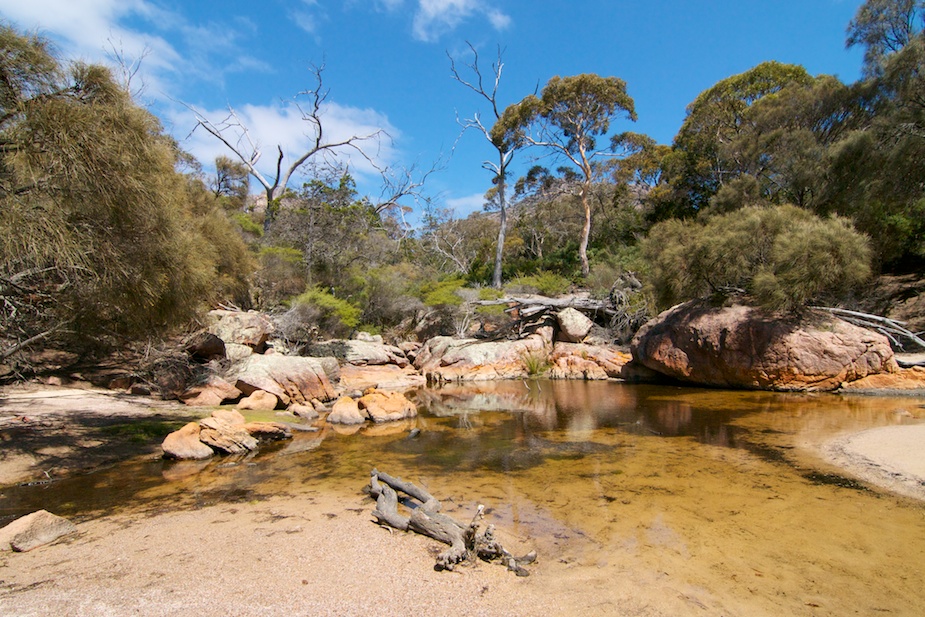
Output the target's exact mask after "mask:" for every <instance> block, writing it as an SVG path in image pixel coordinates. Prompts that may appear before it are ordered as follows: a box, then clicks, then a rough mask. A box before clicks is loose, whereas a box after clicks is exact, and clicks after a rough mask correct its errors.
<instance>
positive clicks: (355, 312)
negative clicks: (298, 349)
mask: <svg viewBox="0 0 925 617" xmlns="http://www.w3.org/2000/svg"><path fill="white" fill-rule="evenodd" d="M291 305H292V308H291V309H290V314H293V315H294V316H298V318H299V319H298V320H299V321H301V322H302V323H303V324H304V323H311V322H313V323H314V324H315V325H317V328H318V331H319V332H320V333H321V334H322V335H326V336H328V337H334V338H343V337H346V336H348V335H349V334H350V333H351V332H352V331H353V330H354V328H356V327H357V325H359V323H360V315H361V313H362V311H361V310H360V309H359V308H358V307H356V306H354V305H352V304H350V303H349V302H347V301H346V300H343V299H341V298H337V297H335V296H333V295H332V294H330V293H328V292H327V291H324V290H322V289H310V290H308V291H306V292H305V293H303V294H302V295H300V296H298V297H297V298H295V299H294V300H293V301H292V302H291Z"/></svg>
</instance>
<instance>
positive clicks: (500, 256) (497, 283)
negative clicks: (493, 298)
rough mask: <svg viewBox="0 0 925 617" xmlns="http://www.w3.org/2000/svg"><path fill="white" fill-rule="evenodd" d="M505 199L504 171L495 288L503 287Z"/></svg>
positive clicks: (492, 282)
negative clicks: (502, 263)
mask: <svg viewBox="0 0 925 617" xmlns="http://www.w3.org/2000/svg"><path fill="white" fill-rule="evenodd" d="M503 162H504V161H503V160H502V163H503ZM504 199H505V195H504V173H503V172H502V173H501V174H499V175H498V203H499V204H500V205H501V221H500V224H499V226H498V245H497V246H496V247H495V272H494V274H493V275H492V278H491V286H492V287H494V288H495V289H501V261H502V259H503V257H504V236H505V234H506V233H507V204H506V203H505V202H504Z"/></svg>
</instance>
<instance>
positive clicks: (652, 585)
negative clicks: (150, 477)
mask: <svg viewBox="0 0 925 617" xmlns="http://www.w3.org/2000/svg"><path fill="white" fill-rule="evenodd" d="M99 397H107V398H104V399H101V398H99ZM63 398H67V399H68V401H69V402H68V404H67V405H61V404H59V403H60V401H61V400H62V399H63ZM14 399H15V400H14ZM52 399H54V400H52V402H51V403H49V404H47V405H42V404H41V403H40V402H38V401H41V400H42V398H41V397H40V396H38V395H36V394H35V393H29V394H28V395H24V396H23V397H20V398H18V399H17V398H16V397H9V396H8V397H7V398H6V400H5V402H4V404H3V405H0V429H2V427H4V426H8V425H9V423H10V422H15V421H16V418H19V417H22V415H23V414H22V412H23V409H24V408H23V407H21V405H25V404H28V405H29V407H28V409H30V410H31V411H30V414H31V417H32V418H33V419H34V420H37V419H38V418H40V417H41V418H43V420H42V422H43V425H45V426H47V427H53V428H55V430H59V431H60V430H62V427H64V426H67V418H66V416H67V414H66V410H68V409H74V408H75V406H78V403H80V404H79V406H80V408H81V409H85V410H92V409H97V410H99V411H98V412H99V413H104V411H102V410H103V409H104V408H105V405H103V403H105V402H107V401H109V402H110V403H112V402H113V399H112V397H111V396H110V395H108V394H106V393H98V392H97V393H94V392H85V393H83V394H75V393H58V395H57V396H56V397H52ZM16 401H18V403H17V402H16ZM55 401H57V402H55ZM117 402H118V404H120V405H121V404H122V401H117ZM17 405H20V406H17ZM40 410H41V411H40ZM149 412H150V410H149ZM157 413H158V414H162V415H164V417H171V415H172V414H177V415H178V416H183V415H184V414H188V411H185V410H183V409H182V408H174V409H171V408H165V407H162V406H160V405H157ZM54 418H56V419H54ZM4 423H6V424H4ZM923 443H925V425H923V424H910V425H902V426H890V427H884V428H877V429H871V430H866V431H863V432H859V433H855V434H851V435H844V436H840V437H839V438H838V439H837V440H835V441H834V442H832V443H831V444H829V445H827V446H826V448H825V456H826V459H827V460H828V461H829V462H831V463H833V464H837V465H839V466H840V467H841V468H842V469H843V470H845V471H846V473H847V474H850V475H853V476H855V477H857V478H859V479H861V480H862V481H864V482H869V483H871V484H873V485H876V486H882V487H884V489H885V490H889V491H895V492H896V493H898V494H902V495H908V496H913V497H916V498H919V499H925V491H923V482H925V469H923V461H922V455H921V451H922V448H921V445H922V444H923ZM71 445H72V447H73V450H72V451H71V456H72V457H78V458H79V454H80V452H81V451H83V450H86V448H82V447H81V446H80V443H79V440H77V441H76V442H75V443H74V444H71ZM60 447H65V446H60ZM652 447H653V448H654V449H653V451H652V452H651V453H647V454H646V455H645V456H646V457H648V458H645V460H640V462H639V465H640V468H642V469H653V468H654V467H655V466H659V468H660V469H662V470H663V472H664V476H665V477H666V480H667V478H668V477H669V476H671V475H672V474H673V473H675V471H674V470H673V468H672V466H671V465H672V464H673V463H672V461H671V458H670V457H671V455H672V452H674V451H676V450H677V449H678V445H677V444H671V443H668V442H665V441H664V440H653V441H652ZM54 452H55V457H56V459H55V460H57V461H59V462H60V461H62V460H65V459H67V458H68V454H67V451H66V450H61V449H57V450H55V451H54ZM642 455H643V453H639V456H642ZM708 457H709V458H708V459H705V460H704V461H703V464H704V465H709V466H716V467H717V468H720V467H722V468H728V467H729V466H730V465H731V466H732V467H733V468H734V469H736V470H737V471H736V473H738V474H741V475H740V478H741V480H739V481H738V482H733V483H729V481H728V479H721V478H718V479H717V480H716V481H715V482H716V483H715V484H705V483H706V482H714V481H713V480H710V479H709V478H710V476H704V477H703V479H702V480H701V482H702V483H704V484H701V485H700V486H698V487H696V489H697V490H696V491H693V492H686V491H685V492H681V493H680V494H679V499H681V500H682V501H683V502H684V504H688V505H684V506H683V510H684V512H688V511H689V514H685V515H684V516H683V517H682V516H680V515H677V516H675V517H674V518H662V516H661V515H660V514H657V513H656V514H655V515H654V519H653V518H652V512H651V510H650V508H651V502H650V500H649V498H647V497H646V495H647V494H652V495H658V494H659V492H660V491H664V490H666V489H663V488H659V487H660V486H661V481H660V480H659V479H658V475H659V474H655V475H654V476H653V475H650V476H644V474H643V473H642V472H639V471H638V470H637V471H627V473H626V474H625V475H624V476H619V477H620V478H623V479H622V480H621V482H622V483H623V484H624V489H625V491H627V492H626V493H625V494H626V495H627V497H630V498H629V499H625V500H624V503H625V506H622V508H623V509H622V510H621V512H624V514H623V515H622V516H621V518H620V519H619V520H615V521H614V522H612V523H610V524H609V525H610V526H611V527H609V528H608V529H610V531H606V532H604V531H601V532H600V534H599V536H600V537H606V536H610V537H613V538H614V539H615V540H618V541H619V544H615V545H613V546H609V547H606V546H601V545H600V544H599V543H597V542H596V541H594V542H592V541H591V540H590V539H587V540H582V541H579V542H578V544H575V541H574V540H571V541H570V542H571V544H568V545H567V548H563V547H564V546H566V545H565V544H561V543H559V541H558V540H556V539H555V537H547V538H536V537H533V538H525V537H518V536H517V535H516V533H515V534H511V533H510V532H509V530H506V529H505V528H504V525H500V526H499V535H500V536H501V539H502V541H503V542H504V543H505V545H506V546H508V547H509V548H511V549H512V550H513V551H514V552H520V551H522V552H526V551H528V550H531V549H534V548H536V549H538V551H539V554H540V559H539V562H538V563H537V564H535V565H534V566H531V568H530V569H531V576H529V577H526V578H519V577H516V576H515V575H514V574H513V573H511V572H508V571H507V570H506V569H505V568H504V567H501V566H497V565H492V564H485V563H478V564H475V565H472V566H464V567H460V568H459V569H458V570H457V571H455V572H437V571H434V569H433V563H434V556H435V555H436V553H437V552H439V551H440V550H442V546H441V545H439V544H438V543H436V542H434V541H432V540H430V539H427V538H423V537H420V536H416V535H413V534H404V533H398V532H391V531H389V530H387V529H384V528H382V527H380V526H378V525H376V524H375V523H373V519H372V517H371V515H370V512H371V510H372V509H373V503H372V501H371V500H370V499H369V498H368V497H366V496H364V495H363V494H362V492H361V491H360V487H359V486H342V487H340V488H339V489H336V490H330V488H327V489H325V490H315V488H314V485H313V484H311V483H309V484H308V485H306V486H304V487H301V488H300V491H299V492H298V494H297V495H295V496H294V495H286V494H279V495H276V496H270V497H261V498H260V499H246V500H240V501H235V502H224V503H216V504H211V505H205V506H202V507H193V508H189V507H186V508H180V509H171V508H165V507H164V506H163V504H161V505H159V506H157V507H148V508H145V507H137V508H134V509H132V508H131V507H130V508H128V509H126V510H125V511H120V512H117V513H112V514H104V515H102V516H94V517H92V518H89V519H87V520H81V521H78V533H76V534H74V535H72V536H69V537H66V538H64V539H61V540H59V541H57V542H55V543H53V544H52V545H49V546H45V547H42V548H39V549H36V550H33V551H30V552H28V553H10V552H0V614H2V615H4V616H7V615H8V616H11V617H13V616H15V617H27V616H28V617H31V616H35V617H38V616H44V615H62V616H84V615H86V616H90V615H92V616H109V615H113V616H116V615H141V616H154V615H171V614H196V615H202V616H212V615H215V616H218V615H245V616H248V615H272V616H275V615H332V616H333V615H338V616H339V615H345V616H352V615H383V616H389V615H406V614H408V613H409V611H410V612H414V613H418V614H424V615H432V614H448V613H452V614H455V615H463V616H467V615H472V616H475V615H512V616H513V615H517V616H532V615H537V616H539V615H543V616H549V615H583V616H585V615H587V616H590V615H631V616H632V615H639V616H667V615H682V616H683V615H704V614H710V615H737V614H750V615H776V614H781V613H780V612H779V610H781V609H780V607H782V606H783V607H789V608H788V610H795V609H794V607H816V608H818V610H814V611H813V612H812V613H813V614H821V615H837V614H844V612H843V611H844V610H846V607H848V606H851V605H852V604H856V603H857V601H858V600H857V599H856V598H852V597H851V596H847V597H846V598H844V599H843V600H841V601H840V602H842V603H841V604H836V605H832V603H833V602H835V600H834V598H836V597H837V595H838V594H837V593H836V591H835V589H841V588H843V587H844V585H845V584H846V583H845V580H851V573H846V575H847V576H848V578H847V579H845V575H842V574H839V575H838V576H835V577H833V578H832V579H831V580H829V581H823V580H821V579H820V580H817V581H815V582H813V583H812V585H810V586H809V587H808V586H807V579H801V578H800V577H794V576H792V575H786V576H784V577H775V578H774V580H765V578H766V576H770V573H767V574H766V572H767V571H766V570H765V569H764V567H761V568H759V567H758V566H756V565H754V564H753V562H752V561H751V559H750V557H749V554H748V553H745V554H742V555H739V554H737V553H736V552H731V551H736V550H737V549H734V548H731V547H733V546H737V545H735V544H729V545H727V544H724V543H722V542H720V541H719V540H715V541H714V540H707V539H706V538H704V539H702V540H697V538H698V537H699V536H700V535H702V534H700V533H699V532H698V530H705V531H709V532H710V533H712V534H716V535H715V537H716V538H718V539H723V538H728V539H729V540H730V541H733V542H735V541H737V540H736V539H735V538H734V537H730V536H733V535H735V534H739V533H741V531H739V524H738V523H737V522H736V520H735V514H736V513H735V512H730V508H732V507H734V506H733V504H736V503H741V504H748V503H753V505H754V507H755V508H756V513H757V514H755V516H761V517H765V518H766V520H767V521H768V525H767V527H768V530H767V537H766V538H763V537H762V538H755V537H751V538H748V540H747V542H748V543H749V544H750V545H751V546H752V549H751V550H750V552H752V553H766V554H767V555H769V556H770V557H771V558H772V559H778V558H781V557H775V555H777V552H778V551H779V550H781V548H780V546H781V543H784V544H785V545H786V543H788V542H790V540H788V539H787V535H786V534H788V533H790V532H791V530H793V529H795V528H800V527H801V524H798V523H797V521H799V520H802V519H804V518H805V520H807V521H809V520H816V519H817V518H818V517H819V516H824V514H821V513H822V512H825V511H826V509H827V508H828V506H827V505H826V504H825V503H813V501H812V500H808V498H804V499H807V500H806V501H803V502H799V503H788V502H786V501H779V500H774V499H771V498H770V497H767V498H766V497H763V496H762V495H763V493H761V492H759V493H758V494H757V498H756V497H755V496H754V490H753V489H752V488H751V487H749V486H748V485H749V484H750V483H752V482H753V480H752V479H754V478H759V479H760V478H763V477H764V475H765V473H766V469H765V465H764V464H763V463H761V464H758V463H756V462H755V460H754V459H753V458H752V457H750V456H749V455H748V454H747V453H745V452H740V451H737V450H726V449H721V450H716V451H715V452H714V451H712V450H710V451H708ZM8 460H9V461H11V462H15V464H16V469H18V470H19V471H18V473H20V475H21V474H22V471H23V465H24V462H25V461H24V459H23V458H22V456H13V457H8ZM42 460H43V459H42V457H41V456H39V457H38V463H36V464H41V462H42ZM679 461H680V462H679V463H678V464H682V465H683V464H688V463H685V462H683V460H682V459H679ZM46 462H47V461H46ZM86 464H87V463H86V461H84V463H83V464H81V465H75V467H74V469H75V471H79V470H82V469H85V468H86ZM756 465H757V466H756ZM3 467H4V465H3V461H2V460H0V469H2V468H3ZM8 467H10V469H12V463H11V465H9V466H8ZM706 471H708V470H707V469H706V468H705V469H704V472H706ZM32 472H33V473H35V470H34V469H33V470H32ZM764 481H770V480H762V482H764ZM785 483H787V484H791V485H792V484H794V481H793V480H785ZM665 486H668V485H667V484H666V485H665ZM692 488H693V487H692ZM740 489H741V490H742V491H747V492H742V493H740V492H739V491H740ZM798 490H804V489H803V488H802V485H801V486H800V487H799V489H798ZM806 490H809V488H807V489H806ZM831 490H835V489H831ZM776 492H777V489H773V490H772V491H771V493H772V495H771V496H773V493H776ZM824 494H826V495H828V494H829V489H826V490H825V492H824ZM563 498H564V497H563ZM550 499H552V500H555V499H559V498H558V497H555V496H551V497H550ZM858 499H860V500H862V501H863V502H864V503H867V505H866V506H864V507H861V506H860V505H859V506H858V510H859V511H858V512H857V513H851V514H850V515H849V517H848V518H847V519H846V521H845V524H849V525H851V527H850V528H854V526H856V525H857V524H859V523H857V522H855V518H856V517H861V516H864V517H867V516H870V515H871V514H870V509H871V508H885V509H886V510H885V511H887V510H890V509H891V506H890V505H889V503H885V502H882V500H877V499H876V497H875V496H874V497H867V496H865V495H860V496H859V497H858ZM801 503H802V505H801ZM464 509H465V508H463V507H462V506H460V514H459V517H460V519H461V518H462V510H464ZM861 511H865V512H867V513H866V514H862V512H861ZM874 516H876V515H874ZM903 516H904V518H902V521H904V522H903V524H904V525H908V524H911V523H910V522H908V521H911V520H913V518H914V517H915V516H920V513H918V512H917V511H910V512H908V513H907V514H905V515H903ZM858 520H867V519H866V518H863V519H858ZM646 521H648V522H646ZM602 524H604V522H603V521H602ZM717 526H721V527H717ZM802 527H803V528H804V531H801V532H800V535H799V536H796V537H799V538H805V537H806V535H805V534H806V532H805V524H803V525H802ZM722 529H727V530H728V531H727V532H723V531H722ZM846 529H849V527H846ZM819 533H820V534H826V533H827V531H826V529H824V528H823V529H820V531H819ZM884 533H887V534H888V533H889V530H885V531H884ZM829 536H831V533H829ZM711 537H712V536H711ZM883 537H885V538H887V537H889V536H888V535H885V536H883ZM636 538H638V540H637V539H636ZM823 538H826V536H823ZM819 541H820V542H829V541H830V540H829V539H822V540H819ZM892 541H893V540H890V542H892ZM895 541H896V542H898V543H900V544H901V543H902V540H901V539H895ZM582 542H583V543H584V544H582ZM637 542H639V544H638V545H637ZM844 542H846V543H849V544H846V545H844V546H842V544H841V543H842V540H837V541H836V543H835V544H833V549H835V550H837V551H839V552H838V553H836V554H834V555H833V558H834V559H836V561H835V562H834V563H841V560H843V559H845V560H847V559H852V560H853V559H854V558H855V557H854V554H855V553H857V554H858V555H866V554H867V552H868V551H869V548H863V547H861V546H858V547H855V546H853V544H854V542H853V540H851V533H850V532H846V533H845V540H844ZM897 546H898V545H897ZM789 550H791V551H792V550H798V552H797V554H796V555H795V558H796V559H797V560H798V561H799V562H801V563H805V564H806V565H805V567H801V568H798V569H795V570H794V572H799V571H800V570H805V573H804V574H803V575H802V576H803V577H815V576H818V574H819V573H820V572H821V571H826V572H829V571H830V566H824V565H821V564H819V565H817V564H814V563H812V561H811V556H812V555H813V554H814V553H811V552H810V553H806V555H801V554H800V553H799V550H803V549H796V548H795V547H793V546H792V545H791V549H789ZM896 550H897V548H896V546H893V545H889V544H888V545H886V546H884V547H882V552H883V556H882V562H881V563H883V564H885V566H878V567H880V568H882V569H884V568H885V569H887V570H892V571H894V572H895V571H896V568H899V567H900V566H899V563H900V562H899V561H895V559H894V557H893V556H892V555H893V554H895V552H896ZM841 551H849V552H850V554H849V553H845V554H844V555H841V554H840V552H841ZM845 563H847V561H846V562H845ZM859 563H860V562H859ZM791 567H792V566H791ZM872 567H873V566H872ZM818 568H822V570H821V571H820V570H818ZM859 572H861V571H859ZM881 575H882V576H884V577H886V576H889V577H890V578H889V579H886V578H884V579H882V580H883V583H884V584H887V585H897V587H896V589H897V590H898V593H899V594H906V599H905V600H903V599H902V596H901V595H899V596H897V600H896V602H897V604H896V606H893V607H890V606H886V608H884V609H882V610H886V609H888V608H892V610H893V612H896V611H897V610H898V611H899V612H900V613H901V612H902V611H901V610H900V609H901V607H903V606H908V605H909V602H910V598H914V600H911V601H915V602H919V601H922V599H921V598H916V595H917V594H916V592H915V591H914V590H915V588H916V587H917V583H914V582H912V581H903V580H901V579H902V578H903V577H901V576H899V577H897V576H890V575H889V572H886V573H881V574H878V575H877V576H881ZM858 576H861V574H858ZM865 576H866V575H865ZM870 576H873V574H872V573H871V574H870ZM752 581H755V582H761V584H762V585H767V584H768V583H772V585H771V587H770V588H769V589H770V590H765V591H759V590H758V589H759V588H755V587H754V583H753V582H752ZM878 584H879V583H878ZM910 586H911V587H910ZM816 587H818V589H817V590H815V591H813V589H815V588H816ZM775 590H776V591H775ZM861 593H862V592H861ZM909 594H911V595H909ZM894 595H896V594H894ZM904 602H905V604H904ZM881 603H882V601H881ZM819 607H821V608H819ZM807 610H808V609H807ZM878 610H881V609H878ZM785 612H786V611H785ZM807 614H809V612H807ZM908 614H912V613H908Z"/></svg>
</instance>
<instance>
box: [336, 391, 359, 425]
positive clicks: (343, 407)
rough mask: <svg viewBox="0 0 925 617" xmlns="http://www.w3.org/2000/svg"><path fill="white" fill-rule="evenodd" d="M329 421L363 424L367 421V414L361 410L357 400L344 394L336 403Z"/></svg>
mask: <svg viewBox="0 0 925 617" xmlns="http://www.w3.org/2000/svg"><path fill="white" fill-rule="evenodd" d="M327 421H328V422H330V423H331V424H348V425H349V424H363V423H364V422H366V414H365V413H363V412H362V411H361V410H360V406H359V404H358V403H357V402H356V400H354V399H352V398H351V397H349V396H342V397H340V398H339V399H338V400H337V402H336V403H334V407H333V408H332V409H331V413H329V414H328V418H327Z"/></svg>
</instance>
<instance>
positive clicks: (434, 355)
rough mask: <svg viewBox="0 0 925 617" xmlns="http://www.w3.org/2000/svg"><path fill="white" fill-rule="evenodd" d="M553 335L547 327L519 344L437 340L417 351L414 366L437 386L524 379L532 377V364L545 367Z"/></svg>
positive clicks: (442, 338) (448, 338)
mask: <svg viewBox="0 0 925 617" xmlns="http://www.w3.org/2000/svg"><path fill="white" fill-rule="evenodd" d="M552 332H553V330H552V328H551V327H549V326H544V327H542V328H540V329H539V330H537V331H536V332H534V333H533V334H530V335H528V336H527V337H526V338H523V339H520V340H517V341H488V342H486V341H479V340H477V339H456V338H452V337H449V336H438V337H434V338H432V339H430V340H428V341H427V342H426V343H425V344H424V346H423V347H422V348H421V349H420V351H418V353H417V356H416V357H415V360H414V366H415V368H417V369H418V370H419V371H421V373H422V374H423V375H424V376H425V377H426V378H427V380H428V381H436V382H447V381H485V380H493V379H522V378H524V377H528V376H530V375H531V372H532V367H531V364H534V363H540V364H545V362H546V358H547V356H548V354H549V349H550V348H551V346H552Z"/></svg>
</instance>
